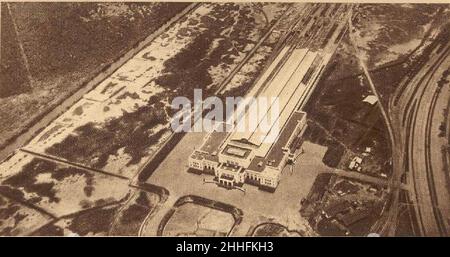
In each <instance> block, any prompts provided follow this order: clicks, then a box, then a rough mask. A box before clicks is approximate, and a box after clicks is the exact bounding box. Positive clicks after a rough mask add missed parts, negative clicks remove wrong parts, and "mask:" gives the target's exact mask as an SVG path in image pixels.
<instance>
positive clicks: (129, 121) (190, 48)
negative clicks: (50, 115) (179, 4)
mask: <svg viewBox="0 0 450 257" xmlns="http://www.w3.org/2000/svg"><path fill="white" fill-rule="evenodd" d="M277 6H278V5H275V7H277ZM277 8H278V9H279V10H278V9H275V10H274V12H275V14H276V15H279V14H280V11H281V10H283V8H284V7H282V6H279V7H277ZM229 11H232V12H233V13H235V14H236V15H234V16H233V18H231V16H229V17H230V19H228V18H227V19H222V18H221V17H222V16H223V15H225V13H227V12H229ZM260 16H261V14H259V13H256V12H255V11H254V10H253V9H252V7H251V5H245V4H242V5H234V4H218V5H215V4H204V5H201V6H200V7H198V8H197V9H195V10H193V11H192V12H191V13H189V14H187V16H186V17H184V18H183V19H182V20H181V21H180V22H178V23H176V24H175V25H174V26H172V27H170V28H169V29H168V30H167V31H166V32H165V33H163V34H162V35H161V36H159V37H157V38H156V39H155V40H154V41H152V43H150V44H149V45H148V46H147V47H145V48H144V49H143V50H142V51H141V52H139V53H138V54H137V55H136V56H135V57H133V58H132V59H131V60H130V61H129V62H127V63H126V64H125V65H123V66H122V67H120V68H119V69H118V70H117V71H116V72H115V73H114V74H113V75H112V76H111V77H109V78H108V79H106V80H105V81H103V82H102V83H101V84H100V85H98V86H97V87H96V88H95V89H94V90H92V91H91V92H89V93H88V94H86V95H84V97H83V99H82V100H80V101H79V102H78V103H76V104H75V105H74V106H73V107H72V108H71V109H69V110H68V111H67V112H66V113H65V114H63V115H62V116H60V117H59V118H58V119H57V120H55V121H54V122H52V123H51V124H50V125H49V126H48V127H47V128H46V129H45V130H44V131H43V132H42V133H40V134H39V135H38V136H37V137H36V138H35V139H33V140H32V141H31V143H30V144H29V145H28V146H26V149H27V150H29V151H33V152H37V153H40V154H46V155H50V156H52V157H56V158H61V159H62V160H66V161H70V162H74V163H78V164H82V165H85V166H87V167H93V168H96V169H102V170H104V171H107V172H110V173H114V174H118V175H121V176H125V177H129V178H131V177H132V176H133V175H135V174H136V173H137V171H138V170H139V169H140V168H141V167H142V165H143V164H144V163H145V162H146V160H148V158H149V157H151V156H152V155H153V153H154V152H155V151H156V150H157V149H158V148H159V147H160V146H161V144H163V143H164V142H165V140H166V139H167V138H168V137H169V136H170V134H171V131H170V129H169V125H170V124H169V119H170V117H172V114H173V113H172V112H173V110H172V109H171V106H170V103H171V101H172V99H173V98H174V97H175V96H187V97H192V93H193V89H194V88H201V89H205V90H206V92H208V91H213V90H214V89H216V87H217V86H218V85H219V84H220V82H221V81H222V80H223V79H224V78H225V77H226V76H227V75H228V73H229V72H230V70H232V69H233V68H234V67H236V66H237V65H238V63H239V62H241V61H242V59H243V58H244V56H245V55H246V53H247V52H248V51H250V49H251V48H252V47H253V46H254V45H255V43H256V40H258V39H259V38H260V37H261V35H262V33H263V32H264V31H265V29H266V24H265V22H264V20H261V17H260ZM210 19H213V20H217V22H208V21H210ZM244 21H246V22H251V23H253V25H252V26H247V27H242V26H238V25H233V24H239V22H244ZM168 49H170V50H168ZM198 49H204V50H205V51H204V52H203V53H201V54H199V53H198ZM219 64H220V65H219ZM180 83H181V84H180ZM99 113H101V114H102V115H99ZM106 142H108V143H107V144H106Z"/></svg>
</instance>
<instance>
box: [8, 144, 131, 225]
mask: <svg viewBox="0 0 450 257" xmlns="http://www.w3.org/2000/svg"><path fill="white" fill-rule="evenodd" d="M0 170H2V171H3V172H2V173H1V174H0V193H1V194H2V195H4V196H7V197H8V198H11V199H14V200H17V201H19V202H25V203H28V204H31V205H34V206H37V207H39V208H41V209H42V210H44V211H46V212H47V213H49V214H51V215H53V216H56V217H59V216H63V215H67V214H70V213H74V212H77V211H80V210H83V209H88V208H92V207H96V206H102V205H105V204H111V203H114V202H118V201H120V200H122V199H123V198H125V197H126V196H127V194H129V188H128V183H127V181H125V180H121V179H118V178H114V177H110V176H107V175H104V174H100V173H93V172H90V171H86V170H82V169H78V168H73V167H68V166H65V165H62V164H56V163H53V162H50V161H47V160H43V159H39V158H35V157H33V156H31V155H29V154H26V153H23V152H20V153H18V154H16V155H14V156H13V157H12V158H11V159H9V161H7V162H4V163H2V164H0Z"/></svg>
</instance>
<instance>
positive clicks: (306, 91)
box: [0, 3, 450, 236]
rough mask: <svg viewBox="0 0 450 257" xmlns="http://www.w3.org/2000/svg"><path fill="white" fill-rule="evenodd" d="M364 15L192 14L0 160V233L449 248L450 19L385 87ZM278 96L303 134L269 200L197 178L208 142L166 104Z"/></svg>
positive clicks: (278, 9)
mask: <svg viewBox="0 0 450 257" xmlns="http://www.w3.org/2000/svg"><path fill="white" fill-rule="evenodd" d="M359 8H360V6H358V5H354V4H337V3H336V4H319V3H315V4H313V3H305V4H292V3H262V4H252V3H220V4H219V3H191V4H189V5H187V6H186V7H184V10H183V11H180V13H179V14H178V15H175V16H174V18H172V20H170V21H168V22H167V25H165V26H166V27H163V28H162V29H160V30H156V31H154V32H153V33H152V34H151V35H148V36H147V37H146V38H147V40H149V42H146V43H145V44H142V45H139V47H138V49H134V50H132V52H130V53H129V54H128V55H129V57H127V59H121V60H120V62H121V64H120V65H119V66H118V67H117V69H115V70H114V71H112V72H111V74H109V75H107V76H105V78H103V79H101V80H100V81H98V83H95V84H93V85H91V86H90V88H89V90H88V89H85V91H83V90H81V91H78V92H77V93H75V94H74V95H73V96H71V97H70V99H69V98H68V99H67V101H66V102H63V103H62V104H61V105H60V109H59V110H58V112H56V111H55V112H53V113H51V112H50V113H49V114H47V116H44V118H43V119H42V120H41V121H40V122H39V121H38V122H36V124H35V125H34V127H32V129H31V130H30V131H29V132H28V133H25V134H24V135H23V136H22V138H21V136H19V137H17V138H16V140H15V142H13V143H12V144H11V145H10V146H9V147H8V146H6V147H5V148H4V149H2V150H1V152H0V156H3V157H4V159H3V160H0V235H58V236H70V235H80V236H86V235H88V236H93V235H115V236H122V235H126V236H129V235H130V236H317V235H326V236H330V235H331V236H333V235H342V236H345V235H353V236H354V235H357V236H366V235H367V234H369V233H379V234H381V235H383V236H393V235H417V236H449V234H450V169H449V165H450V164H449V163H450V156H449V154H450V148H449V147H450V118H449V116H450V115H449V112H450V111H449V109H450V104H449V99H450V83H449V75H450V41H449V40H450V37H449V33H450V32H449V31H450V23H448V21H447V22H445V20H446V19H445V18H442V17H447V16H449V13H450V11H449V10H450V9H449V7H448V6H444V7H440V8H441V9H439V11H437V12H436V13H438V14H439V15H440V16H439V17H441V18H436V19H435V21H434V22H435V25H436V24H438V25H439V26H437V25H436V26H430V27H426V28H428V30H427V34H426V37H425V38H424V39H423V40H422V41H421V43H420V45H418V47H417V48H414V49H413V50H411V49H412V48H411V47H409V48H408V51H409V52H407V54H404V55H402V58H405V60H404V61H403V62H402V63H405V64H404V65H403V68H404V69H405V71H403V72H402V73H398V74H399V78H398V81H399V82H398V85H397V84H396V86H395V88H394V89H389V90H386V85H379V84H380V82H381V81H382V78H380V72H379V71H380V70H381V71H383V72H385V70H384V68H375V67H373V66H370V67H368V66H367V63H368V62H367V56H368V53H372V52H371V51H367V52H364V53H363V51H366V50H367V47H368V45H370V44H367V42H365V41H364V40H363V39H362V36H363V34H361V33H359V34H358V33H357V31H358V30H361V31H362V30H363V28H362V25H361V19H364V17H366V16H364V15H367V13H366V14H364V15H363V16H362V18H361V13H360V12H358V10H359ZM445 15H447V16H445ZM356 17H357V18H356ZM437 17H438V16H437ZM358 19H360V20H358ZM436 20H437V21H436ZM430 24H431V23H430ZM150 39H151V40H150ZM415 40H417V39H415ZM414 42H416V41H414ZM386 44H387V43H386ZM361 45H364V47H365V48H364V47H361ZM405 52H406V50H405ZM131 53H132V54H131ZM372 54H373V53H372ZM377 54H378V52H377ZM346 55H347V56H348V60H353V61H351V64H348V63H350V61H348V62H347V63H346V62H343V61H342V60H343V59H344V58H345V56H346ZM404 56H406V57H404ZM377 58H378V59H377V61H379V58H380V57H379V56H378V57H377ZM297 59H298V60H297ZM369 63H370V64H371V65H375V64H374V63H376V62H375V61H371V62H369ZM402 63H400V64H402ZM294 64H295V65H294ZM346 65H347V66H346ZM379 65H381V66H383V65H384V66H383V67H385V66H386V65H387V66H389V65H391V64H390V63H388V64H386V63H383V64H379ZM291 66H292V67H291ZM294 66H295V67H294ZM394 67H396V66H394ZM350 71H351V72H352V74H350ZM388 71H389V70H388ZM274 74H275V75H274ZM389 76H393V75H392V74H391V75H389ZM336 78H339V79H336ZM297 80H298V81H300V82H298V81H297ZM296 81H297V82H296ZM389 81H390V80H389ZM276 83H279V84H280V85H279V92H284V94H286V91H288V94H287V95H286V96H280V99H281V100H282V101H284V102H283V107H284V106H290V107H289V108H291V107H292V109H295V111H299V112H306V113H307V116H306V117H307V124H308V127H307V128H306V132H305V133H304V135H303V136H302V137H303V138H300V137H298V138H299V140H298V141H296V143H297V144H298V147H297V148H295V150H293V151H294V153H293V155H295V159H293V161H292V162H289V163H287V164H286V166H285V167H283V168H282V169H281V172H280V181H279V185H278V187H277V189H276V190H275V191H273V192H266V191H263V190H261V189H260V188H258V187H255V186H254V185H250V184H244V185H243V186H242V187H240V188H239V190H236V189H230V188H224V187H220V186H218V185H216V183H214V181H212V180H211V178H210V177H208V176H207V175H206V174H198V173H195V172H192V170H191V169H190V168H189V163H188V160H189V156H190V155H191V153H192V152H194V151H195V150H197V149H202V148H204V146H203V144H204V142H207V141H208V139H210V138H211V134H210V133H207V132H195V133H184V132H183V133H175V132H173V131H172V130H171V126H170V121H171V118H172V116H173V115H174V110H173V109H172V108H171V102H172V100H173V99H174V98H175V97H177V96H184V97H186V98H188V99H192V98H193V92H194V89H201V90H203V94H204V97H207V96H218V97H219V98H221V99H222V98H225V97H227V96H242V97H244V96H245V97H258V96H264V95H267V94H269V95H270V93H272V91H270V92H268V91H265V90H266V89H267V88H270V86H271V85H272V87H271V88H272V89H273V88H274V86H273V85H275V84H276ZM295 83H297V84H298V86H297V87H291V86H286V85H291V84H295ZM282 88H283V89H282ZM284 88H287V89H286V90H285V91H283V90H284ZM297 88H300V89H297ZM289 90H291V91H289ZM277 92H278V91H277ZM386 92H389V93H386ZM292 96H294V97H292ZM374 99H375V100H374ZM290 115H291V113H290V112H289V113H288V114H286V113H283V117H282V118H283V119H285V120H288V119H289V117H290ZM280 116H281V115H280ZM192 118H193V117H192ZM194 122H198V121H197V120H194ZM283 124H284V123H283ZM296 137H297V136H296ZM300 139H301V140H300ZM214 151H217V149H216V150H214V149H213V150H210V152H214ZM283 151H284V150H283ZM213 155H214V154H213Z"/></svg>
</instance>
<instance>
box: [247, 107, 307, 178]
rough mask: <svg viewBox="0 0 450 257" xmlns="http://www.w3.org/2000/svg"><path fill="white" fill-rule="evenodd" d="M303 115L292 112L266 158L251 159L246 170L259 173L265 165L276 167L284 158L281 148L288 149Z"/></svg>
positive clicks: (302, 113)
mask: <svg viewBox="0 0 450 257" xmlns="http://www.w3.org/2000/svg"><path fill="white" fill-rule="evenodd" d="M304 115H305V113H304V112H297V111H296V112H294V113H293V114H292V116H291V117H290V119H289V120H288V122H286V125H285V126H284V128H283V129H282V130H281V133H280V135H279V136H278V139H277V140H276V142H275V144H273V146H272V148H271V149H270V151H269V153H268V154H267V156H265V157H261V156H256V157H255V158H253V160H252V162H251V163H250V165H249V167H248V169H249V170H253V171H257V172H261V171H263V170H264V168H265V167H266V165H267V166H271V167H278V165H279V164H280V162H281V160H282V159H283V156H284V153H283V148H284V147H288V145H287V141H288V140H289V138H290V137H291V136H292V134H293V133H294V130H295V129H296V128H297V125H298V122H299V121H300V120H301V119H303V116H304ZM269 162H270V163H269Z"/></svg>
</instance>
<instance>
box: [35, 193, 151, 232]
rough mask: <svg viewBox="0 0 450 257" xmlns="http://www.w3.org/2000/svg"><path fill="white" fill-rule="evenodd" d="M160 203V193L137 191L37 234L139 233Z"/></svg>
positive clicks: (56, 221) (57, 222)
mask: <svg viewBox="0 0 450 257" xmlns="http://www.w3.org/2000/svg"><path fill="white" fill-rule="evenodd" d="M158 202H159V196H158V195H157V194H153V193H148V192H145V191H140V190H136V191H135V193H134V194H132V195H131V196H130V197H128V199H126V200H124V201H122V202H121V203H113V204H111V205H107V206H102V207H97V208H91V209H88V210H84V211H81V212H78V213H74V214H70V215H67V216H64V217H62V218H60V219H57V220H55V221H53V222H51V223H48V224H46V225H44V226H42V227H41V228H39V229H38V230H37V231H35V232H34V233H33V235H35V236H71V235H79V236H107V235H114V236H136V235H137V233H138V229H139V226H140V224H141V222H142V221H143V220H144V218H145V217H146V216H147V215H148V214H149V213H150V212H151V211H153V209H154V208H155V206H156V205H157V204H158Z"/></svg>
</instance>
